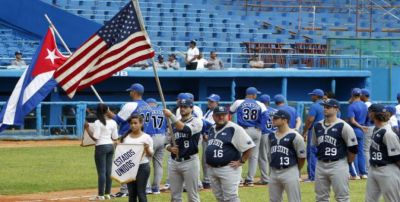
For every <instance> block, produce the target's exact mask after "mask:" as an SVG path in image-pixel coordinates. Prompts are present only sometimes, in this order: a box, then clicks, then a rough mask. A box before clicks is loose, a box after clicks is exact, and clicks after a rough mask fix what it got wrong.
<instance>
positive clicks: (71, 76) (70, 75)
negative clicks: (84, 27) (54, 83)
mask: <svg viewBox="0 0 400 202" xmlns="http://www.w3.org/2000/svg"><path fill="white" fill-rule="evenodd" d="M106 50H107V46H106V45H105V46H103V47H102V48H101V49H100V50H99V51H97V52H96V53H95V54H94V55H92V56H91V57H90V58H88V59H87V60H86V62H84V63H83V64H82V65H81V66H79V67H78V68H77V69H75V70H74V71H73V72H72V73H70V74H69V75H68V76H66V77H65V78H64V79H63V80H61V81H60V82H59V84H60V85H61V86H63V85H64V84H66V83H67V82H68V81H70V80H71V79H72V78H74V77H75V76H77V75H79V74H81V73H83V70H84V69H87V68H88V65H89V64H90V63H91V62H93V60H95V59H96V58H97V57H99V56H100V55H101V54H103V53H104V52H105V51H106ZM89 68H91V67H89ZM85 73H86V72H85Z"/></svg>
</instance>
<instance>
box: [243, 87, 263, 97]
mask: <svg viewBox="0 0 400 202" xmlns="http://www.w3.org/2000/svg"><path fill="white" fill-rule="evenodd" d="M256 94H261V92H260V91H258V90H257V88H255V87H248V88H247V89H246V95H256Z"/></svg>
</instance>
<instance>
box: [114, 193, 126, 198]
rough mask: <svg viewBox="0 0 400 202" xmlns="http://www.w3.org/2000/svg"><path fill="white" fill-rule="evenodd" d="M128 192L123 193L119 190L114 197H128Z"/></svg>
mask: <svg viewBox="0 0 400 202" xmlns="http://www.w3.org/2000/svg"><path fill="white" fill-rule="evenodd" d="M128 196H129V195H128V193H122V192H118V193H116V194H114V195H113V196H112V197H113V198H124V197H128Z"/></svg>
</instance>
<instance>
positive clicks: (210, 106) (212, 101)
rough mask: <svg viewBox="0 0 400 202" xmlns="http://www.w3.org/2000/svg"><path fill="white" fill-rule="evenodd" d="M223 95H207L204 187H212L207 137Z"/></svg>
mask: <svg viewBox="0 0 400 202" xmlns="http://www.w3.org/2000/svg"><path fill="white" fill-rule="evenodd" d="M220 99H221V97H220V96H219V95H217V94H211V95H210V96H208V97H207V111H206V113H205V114H204V116H203V121H204V126H205V127H203V128H204V129H203V131H204V132H203V134H202V135H203V136H202V147H203V155H202V158H201V166H202V168H203V188H204V189H209V188H210V178H209V173H208V165H207V163H206V148H207V138H208V130H209V129H210V127H211V126H212V125H214V124H215V122H214V119H213V110H214V109H215V108H216V107H217V106H218V102H219V101H220Z"/></svg>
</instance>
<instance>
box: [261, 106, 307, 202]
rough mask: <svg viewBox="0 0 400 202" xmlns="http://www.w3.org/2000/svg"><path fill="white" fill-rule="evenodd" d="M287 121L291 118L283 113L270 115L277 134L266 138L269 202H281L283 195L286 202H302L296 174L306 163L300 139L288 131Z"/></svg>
mask: <svg viewBox="0 0 400 202" xmlns="http://www.w3.org/2000/svg"><path fill="white" fill-rule="evenodd" d="M290 118H291V117H290V114H289V113H288V112H286V111H284V110H278V111H277V112H276V113H275V114H273V119H272V124H273V125H274V126H275V127H277V131H276V132H274V133H272V134H270V135H269V136H268V141H267V151H268V156H269V158H268V159H269V160H270V167H271V176H270V182H269V200H270V201H271V202H281V201H282V195H283V191H285V192H286V194H287V196H288V200H289V202H300V201H301V194H300V182H299V174H300V170H301V169H302V168H303V166H304V162H305V159H306V145H305V143H304V139H303V137H302V136H301V135H300V134H299V133H298V132H297V131H295V130H293V129H290V128H289V121H290Z"/></svg>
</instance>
